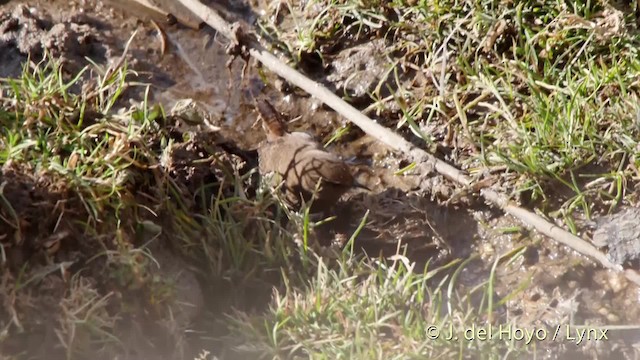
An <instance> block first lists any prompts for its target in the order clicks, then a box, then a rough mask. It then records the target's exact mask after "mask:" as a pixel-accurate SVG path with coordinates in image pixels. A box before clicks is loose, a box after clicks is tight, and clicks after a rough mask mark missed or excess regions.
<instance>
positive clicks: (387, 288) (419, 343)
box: [231, 252, 532, 359]
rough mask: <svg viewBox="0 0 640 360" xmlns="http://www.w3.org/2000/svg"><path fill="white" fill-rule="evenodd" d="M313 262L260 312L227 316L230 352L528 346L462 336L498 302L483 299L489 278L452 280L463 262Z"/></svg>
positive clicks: (360, 355) (491, 353)
mask: <svg viewBox="0 0 640 360" xmlns="http://www.w3.org/2000/svg"><path fill="white" fill-rule="evenodd" d="M316 264H317V265H316V266H317V267H316V272H315V274H313V275H312V276H310V277H308V278H307V279H300V278H301V277H296V278H291V279H290V280H289V281H287V286H286V288H285V290H284V291H275V292H274V294H273V300H272V302H271V305H270V307H269V310H268V311H267V312H266V313H265V314H262V315H258V316H255V315H253V316H251V315H247V314H245V313H236V314H234V315H233V316H232V317H231V321H232V322H233V324H234V326H233V333H234V334H237V335H235V339H236V341H237V339H238V338H240V339H241V340H243V341H244V342H241V343H239V344H238V345H237V346H236V348H235V351H236V352H237V353H241V354H253V356H258V357H260V358H303V357H304V358H307V357H308V358H312V359H328V358H356V359H395V358H423V357H429V358H433V357H444V358H448V357H452V356H456V357H460V358H478V357H481V358H495V357H499V356H501V355H505V354H510V353H514V354H517V353H520V354H524V353H527V352H528V351H531V349H532V348H531V347H528V346H520V345H519V344H514V343H510V342H509V341H506V339H497V337H494V338H493V339H490V340H488V341H475V340H477V339H474V341H469V340H466V339H465V338H464V333H465V330H466V329H468V328H470V327H471V324H474V325H475V326H488V325H489V324H491V319H495V318H496V316H497V315H496V314H497V312H496V310H498V309H499V307H500V306H501V304H502V303H503V302H495V303H494V302H493V300H492V299H490V298H492V297H493V296H494V295H493V293H492V291H493V288H492V286H491V283H490V282H489V281H487V282H484V283H481V284H479V285H477V286H474V287H469V288H466V287H465V286H463V285H461V284H460V283H459V276H460V273H461V272H462V271H463V270H464V269H465V268H466V266H467V265H468V261H467V262H462V263H461V262H459V261H454V262H452V263H450V264H448V265H446V266H442V267H440V268H434V269H429V270H428V271H427V269H425V270H424V271H420V270H419V269H417V268H416V265H415V264H411V263H410V262H409V261H408V259H407V258H406V257H404V256H402V255H396V256H394V257H393V258H392V259H389V260H384V261H378V260H375V259H371V258H362V257H354V256H353V254H351V255H350V254H348V253H346V252H345V253H343V254H342V256H340V257H339V258H338V259H336V261H335V262H333V263H332V264H331V265H328V264H327V262H326V261H324V260H322V259H320V258H317V263H316ZM296 284H297V285H296ZM505 299H506V298H505ZM500 321H502V320H500ZM503 340H504V341H503Z"/></svg>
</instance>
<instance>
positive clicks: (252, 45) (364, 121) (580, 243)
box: [179, 0, 640, 285]
mask: <svg viewBox="0 0 640 360" xmlns="http://www.w3.org/2000/svg"><path fill="white" fill-rule="evenodd" d="M179 1H180V2H181V3H182V4H183V5H184V6H185V7H186V8H188V9H189V10H191V11H192V12H193V13H195V14H198V16H200V18H202V20H203V21H204V22H205V23H207V24H208V25H209V26H211V27H212V28H214V29H216V30H217V31H218V32H220V33H221V34H222V35H223V36H225V37H226V38H228V39H230V40H231V41H232V42H233V43H235V44H236V45H241V46H242V47H243V49H244V50H245V51H246V52H248V54H249V55H250V56H252V57H253V58H255V59H257V60H258V61H260V62H261V63H262V64H263V65H264V66H266V67H267V68H269V69H270V70H271V71H273V72H275V73H276V74H278V75H279V76H281V77H282V78H284V79H286V80H287V81H289V82H291V83H292V84H294V85H296V86H298V87H300V88H301V89H303V90H305V91H306V92H308V93H309V94H311V95H313V96H315V97H317V98H318V99H319V100H321V101H322V102H324V103H325V104H326V105H328V106H329V107H331V108H332V109H333V110H335V111H336V112H338V113H340V114H341V115H342V116H344V117H345V118H347V119H349V121H351V122H353V123H354V124H356V125H357V126H358V127H360V128H361V129H362V130H363V131H364V132H366V133H367V134H368V135H370V136H372V137H374V138H376V139H377V140H379V141H380V142H382V143H384V144H386V145H387V146H389V147H390V148H391V149H394V150H396V151H399V152H402V153H403V154H405V155H406V156H407V157H408V158H409V159H410V160H411V161H413V162H415V163H416V164H417V165H418V166H419V167H420V170H422V171H423V174H427V173H429V172H431V171H432V170H435V171H436V172H438V173H439V174H441V175H443V176H445V177H446V178H448V179H449V180H451V181H454V182H456V183H458V184H461V185H463V186H466V187H471V186H472V179H471V178H470V177H469V176H467V175H465V174H464V173H463V172H462V171H460V170H458V169H456V168H455V167H453V166H451V165H449V164H447V163H446V162H444V161H441V160H439V159H437V158H435V157H434V156H433V155H431V154H429V153H427V152H426V151H424V150H423V149H420V148H418V147H416V146H414V145H413V144H411V143H410V142H408V141H407V140H405V139H404V138H403V137H401V136H400V135H398V134H396V133H394V132H392V131H391V130H389V129H387V128H385V127H383V126H381V125H380V124H378V123H376V122H375V121H373V120H371V119H370V118H368V117H367V116H365V115H364V114H362V113H361V112H360V111H358V110H357V109H356V108H354V107H353V106H351V105H349V104H348V103H347V102H345V101H344V100H342V99H341V98H340V97H338V96H337V95H335V94H334V93H333V92H331V91H329V90H328V89H327V88H326V87H324V86H322V85H321V84H319V83H317V82H315V81H313V80H311V79H309V78H307V77H306V76H304V75H303V74H301V73H300V72H298V71H296V70H294V69H292V68H291V67H289V66H288V65H287V64H285V63H284V62H282V61H280V60H279V59H278V58H277V57H275V56H274V55H273V54H271V53H270V52H269V51H268V50H267V49H265V48H264V46H262V45H261V44H260V43H259V42H258V41H257V40H256V39H255V38H254V37H252V36H247V34H248V32H247V31H246V30H245V31H244V32H239V31H237V28H234V26H232V25H230V24H229V23H227V22H226V21H225V20H224V19H223V18H222V17H220V15H218V14H217V13H216V12H215V11H214V10H213V9H211V8H209V7H207V6H205V5H203V4H202V3H200V2H199V1H197V0H179ZM480 194H481V196H482V197H483V198H484V199H485V200H486V201H487V202H489V203H490V204H491V205H493V206H496V207H498V208H500V209H501V210H503V211H504V212H505V213H507V214H510V215H511V216H513V217H515V218H517V219H519V220H520V221H522V222H523V223H524V225H525V226H526V227H528V228H533V229H535V230H537V231H538V232H540V233H542V234H544V235H546V236H548V237H550V238H551V239H553V240H555V241H557V242H559V243H561V244H564V245H566V246H568V247H570V248H572V249H573V250H575V251H577V252H579V253H581V254H583V255H586V256H588V257H590V258H592V259H594V260H596V261H598V262H599V263H600V264H601V265H602V266H604V267H605V268H608V269H611V270H614V271H616V272H624V274H625V276H626V277H627V279H629V280H630V281H632V282H634V283H636V284H638V285H640V275H638V274H637V273H636V272H634V271H632V270H626V271H624V270H623V268H622V266H620V265H617V264H614V263H612V262H611V261H610V260H609V259H608V258H607V256H606V255H605V254H604V253H602V252H601V251H599V250H598V249H596V248H595V247H594V246H593V245H591V243H589V242H588V241H585V240H583V239H581V238H580V237H578V236H575V235H573V234H572V233H570V232H568V231H566V230H564V229H562V228H561V227H559V226H557V225H554V224H552V223H550V222H549V221H547V220H546V219H544V218H543V217H541V216H539V215H537V214H535V213H533V212H531V211H529V210H526V209H524V208H522V207H519V206H517V205H515V204H514V203H512V202H511V201H509V199H508V198H507V197H506V196H505V195H503V194H500V193H498V192H496V191H493V190H490V189H486V188H485V189H483V190H480Z"/></svg>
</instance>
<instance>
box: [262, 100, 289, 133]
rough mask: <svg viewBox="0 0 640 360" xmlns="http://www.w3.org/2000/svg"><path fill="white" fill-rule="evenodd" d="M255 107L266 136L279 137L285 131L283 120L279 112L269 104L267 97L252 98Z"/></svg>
mask: <svg viewBox="0 0 640 360" xmlns="http://www.w3.org/2000/svg"><path fill="white" fill-rule="evenodd" d="M254 100H255V103H256V109H257V110H258V113H259V114H260V116H261V117H262V125H263V128H264V129H265V131H266V132H267V136H268V137H280V136H283V135H284V134H286V133H287V129H286V126H285V122H284V121H283V119H282V116H281V115H280V113H279V112H278V111H277V110H276V109H275V108H274V107H273V105H271V104H270V103H269V102H268V101H267V99H265V98H262V97H261V98H258V99H254Z"/></svg>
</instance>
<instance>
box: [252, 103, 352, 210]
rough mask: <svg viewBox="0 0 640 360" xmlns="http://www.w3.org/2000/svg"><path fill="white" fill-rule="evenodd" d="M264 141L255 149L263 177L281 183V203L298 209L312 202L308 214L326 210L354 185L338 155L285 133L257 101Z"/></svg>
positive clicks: (304, 137) (266, 105)
mask: <svg viewBox="0 0 640 360" xmlns="http://www.w3.org/2000/svg"><path fill="white" fill-rule="evenodd" d="M256 108H257V109H258V112H259V113H260V116H261V118H262V126H263V128H264V130H265V132H266V134H267V139H266V140H265V141H264V142H263V143H262V144H260V146H259V147H258V160H259V166H258V168H259V170H260V174H261V175H262V176H264V175H267V174H270V173H273V174H275V175H276V176H275V179H277V184H275V185H278V184H280V183H282V191H283V193H284V200H285V201H286V202H287V203H289V205H291V206H293V207H295V208H300V207H301V206H302V204H303V202H304V203H306V204H309V203H310V202H311V201H312V200H313V202H312V203H311V209H310V210H311V212H319V211H323V212H324V211H326V210H328V209H329V208H331V207H332V206H333V205H334V204H335V203H336V202H337V201H338V199H339V198H340V197H341V196H342V195H343V194H344V193H345V192H347V191H348V190H349V189H350V188H351V187H353V186H360V187H363V186H362V185H359V184H357V183H356V181H355V179H354V177H353V175H352V173H351V169H350V168H349V166H348V165H347V164H345V163H344V162H343V161H342V160H341V159H340V158H339V157H338V156H336V155H334V154H332V153H329V152H327V151H325V150H324V149H323V148H322V146H321V145H320V144H319V143H318V142H317V141H315V140H314V139H313V137H312V136H311V135H309V134H307V133H303V132H292V133H289V132H287V129H286V125H285V122H284V121H283V119H282V118H281V116H280V114H279V113H278V112H277V111H276V110H275V109H274V108H273V106H272V105H271V104H270V103H269V102H267V101H266V100H264V99H259V100H256Z"/></svg>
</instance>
